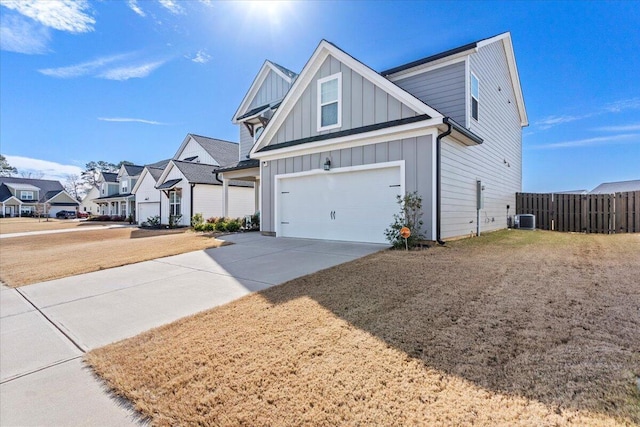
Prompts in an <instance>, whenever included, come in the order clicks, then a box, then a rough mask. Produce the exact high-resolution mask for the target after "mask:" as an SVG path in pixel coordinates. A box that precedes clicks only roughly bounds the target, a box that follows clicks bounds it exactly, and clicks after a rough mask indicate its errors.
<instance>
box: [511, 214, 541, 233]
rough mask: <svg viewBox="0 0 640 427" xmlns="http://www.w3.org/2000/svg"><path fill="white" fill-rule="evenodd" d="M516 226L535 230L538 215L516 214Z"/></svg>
mask: <svg viewBox="0 0 640 427" xmlns="http://www.w3.org/2000/svg"><path fill="white" fill-rule="evenodd" d="M515 227H516V228H519V229H521V230H535V229H536V216H535V215H531V214H521V215H516V220H515Z"/></svg>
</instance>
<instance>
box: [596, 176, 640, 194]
mask: <svg viewBox="0 0 640 427" xmlns="http://www.w3.org/2000/svg"><path fill="white" fill-rule="evenodd" d="M627 191H640V179H635V180H631V181H617V182H603V183H602V184H600V185H598V186H597V187H596V188H594V189H593V190H591V191H590V192H589V194H614V193H624V192H627Z"/></svg>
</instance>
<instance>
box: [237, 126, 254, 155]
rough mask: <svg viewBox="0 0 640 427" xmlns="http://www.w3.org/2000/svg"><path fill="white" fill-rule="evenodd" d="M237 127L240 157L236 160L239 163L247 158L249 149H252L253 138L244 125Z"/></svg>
mask: <svg viewBox="0 0 640 427" xmlns="http://www.w3.org/2000/svg"><path fill="white" fill-rule="evenodd" d="M238 126H240V150H239V152H240V157H239V158H238V161H240V162H241V161H243V160H247V159H248V158H249V157H248V155H249V152H250V151H251V148H253V137H252V136H251V134H250V133H249V129H247V127H246V126H245V125H244V123H239V124H238Z"/></svg>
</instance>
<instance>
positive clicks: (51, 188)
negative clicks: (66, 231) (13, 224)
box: [0, 177, 79, 217]
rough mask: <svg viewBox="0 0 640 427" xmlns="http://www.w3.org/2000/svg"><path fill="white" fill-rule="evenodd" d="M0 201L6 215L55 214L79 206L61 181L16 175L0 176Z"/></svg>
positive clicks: (73, 209)
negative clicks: (18, 176)
mask: <svg viewBox="0 0 640 427" xmlns="http://www.w3.org/2000/svg"><path fill="white" fill-rule="evenodd" d="M0 203H2V212H1V213H2V214H3V216H5V217H14V216H33V215H35V214H42V215H44V216H50V217H55V216H56V214H57V213H58V212H60V211H62V210H72V211H76V210H77V209H78V206H79V203H78V201H77V200H76V199H74V198H73V196H71V195H70V194H69V193H67V192H66V191H65V190H64V187H63V186H62V184H61V183H60V181H53V180H48V179H31V178H17V177H0Z"/></svg>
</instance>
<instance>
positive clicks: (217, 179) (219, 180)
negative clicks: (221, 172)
mask: <svg viewBox="0 0 640 427" xmlns="http://www.w3.org/2000/svg"><path fill="white" fill-rule="evenodd" d="M213 173H214V174H216V181H218V182H219V183H220V184H224V182H222V180H221V179H220V178H218V172H217V171H213Z"/></svg>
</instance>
